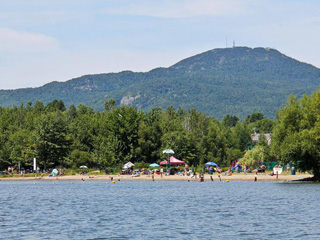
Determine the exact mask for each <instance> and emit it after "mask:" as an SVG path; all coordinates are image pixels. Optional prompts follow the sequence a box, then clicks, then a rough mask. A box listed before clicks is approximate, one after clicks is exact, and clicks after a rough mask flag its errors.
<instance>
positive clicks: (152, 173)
mask: <svg viewBox="0 0 320 240" xmlns="http://www.w3.org/2000/svg"><path fill="white" fill-rule="evenodd" d="M151 177H152V181H154V170H152V171H151Z"/></svg>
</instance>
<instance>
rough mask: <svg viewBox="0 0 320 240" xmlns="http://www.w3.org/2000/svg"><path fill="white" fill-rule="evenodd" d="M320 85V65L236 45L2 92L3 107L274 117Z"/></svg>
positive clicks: (219, 116)
mask: <svg viewBox="0 0 320 240" xmlns="http://www.w3.org/2000/svg"><path fill="white" fill-rule="evenodd" d="M319 86H320V69H318V68H316V67H314V66H312V65H309V64H306V63H302V62H299V61H297V60H295V59H292V58H290V57H287V56H285V55H283V54H281V53H280V52H279V51H277V50H275V49H269V48H248V47H235V48H225V49H213V50H210V51H207V52H204V53H201V54H198V55H196V56H193V57H190V58H187V59H184V60H182V61H180V62H178V63H176V64H175V65H173V66H171V67H168V68H157V69H153V70H151V71H149V72H145V73H135V72H131V71H124V72H120V73H108V74H97V75H86V76H82V77H79V78H75V79H71V80H69V81H67V82H52V83H49V84H46V85H44V86H42V87H39V88H26V89H17V90H0V105H2V106H6V107H12V106H14V105H16V106H18V105H20V103H21V102H24V103H27V102H29V101H31V102H33V103H34V102H35V101H36V100H41V101H42V102H44V103H48V102H51V101H52V100H54V99H59V100H62V101H63V102H64V103H65V105H66V106H70V105H71V104H75V105H77V104H79V103H83V104H85V105H87V106H90V107H93V108H94V109H95V110H102V109H103V107H104V102H105V100H106V99H110V98H114V99H115V100H116V102H117V104H121V105H131V106H136V107H137V108H138V109H143V110H150V109H151V108H153V107H162V108H167V107H168V106H169V105H172V106H173V107H175V108H179V107H181V108H183V109H191V108H196V109H197V110H198V111H200V112H205V113H207V114H208V115H210V116H213V117H216V118H219V119H222V118H223V116H225V115H227V114H230V115H236V116H238V117H240V118H243V117H245V116H247V115H250V114H251V113H253V112H261V113H263V114H264V116H265V117H269V118H274V116H275V113H276V111H277V110H278V109H279V108H280V106H281V105H282V104H284V103H285V102H286V99H287V97H288V95H290V94H291V93H293V94H295V95H297V96H298V97H300V96H301V95H303V94H305V93H307V94H310V93H312V92H314V91H316V90H317V89H318V88H319Z"/></svg>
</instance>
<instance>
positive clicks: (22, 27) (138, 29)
mask: <svg viewBox="0 0 320 240" xmlns="http://www.w3.org/2000/svg"><path fill="white" fill-rule="evenodd" d="M319 12H320V1H317V0H304V1H302V0H300V1H297V0H50V1H48V0H28V1H25V0H10V1H8V0H0V89H17V88H26V87H39V86H42V85H44V84H46V83H49V82H52V81H67V80H70V79H72V78H75V77H79V76H82V75H85V74H98V73H109V72H120V71H124V70H132V71H143V72H146V71H149V70H151V69H153V68H156V67H169V66H171V65H173V64H175V63H176V62H178V61H180V60H182V59H184V58H187V57H190V56H193V55H196V54H199V53H201V52H205V51H208V50H211V49H214V48H224V47H231V46H232V44H233V41H235V45H236V46H248V47H271V48H275V49H277V50H279V51H280V52H282V53H284V54H286V55H287V56H289V57H293V58H295V59H297V60H299V61H302V62H306V63H310V64H312V65H314V66H316V67H318V68H320V57H319V55H320V44H319V43H320V14H319Z"/></svg>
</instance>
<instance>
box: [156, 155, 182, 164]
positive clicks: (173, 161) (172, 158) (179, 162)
mask: <svg viewBox="0 0 320 240" xmlns="http://www.w3.org/2000/svg"><path fill="white" fill-rule="evenodd" d="M169 163H170V165H179V164H186V162H185V161H182V160H179V159H176V158H175V157H174V156H171V157H170V159H169ZM166 164H167V161H162V162H160V165H166Z"/></svg>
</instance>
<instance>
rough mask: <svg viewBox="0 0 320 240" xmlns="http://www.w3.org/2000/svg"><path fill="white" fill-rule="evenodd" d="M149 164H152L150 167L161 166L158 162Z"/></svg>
mask: <svg viewBox="0 0 320 240" xmlns="http://www.w3.org/2000/svg"><path fill="white" fill-rule="evenodd" d="M149 166H150V167H159V164H157V163H151V164H150V165H149Z"/></svg>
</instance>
